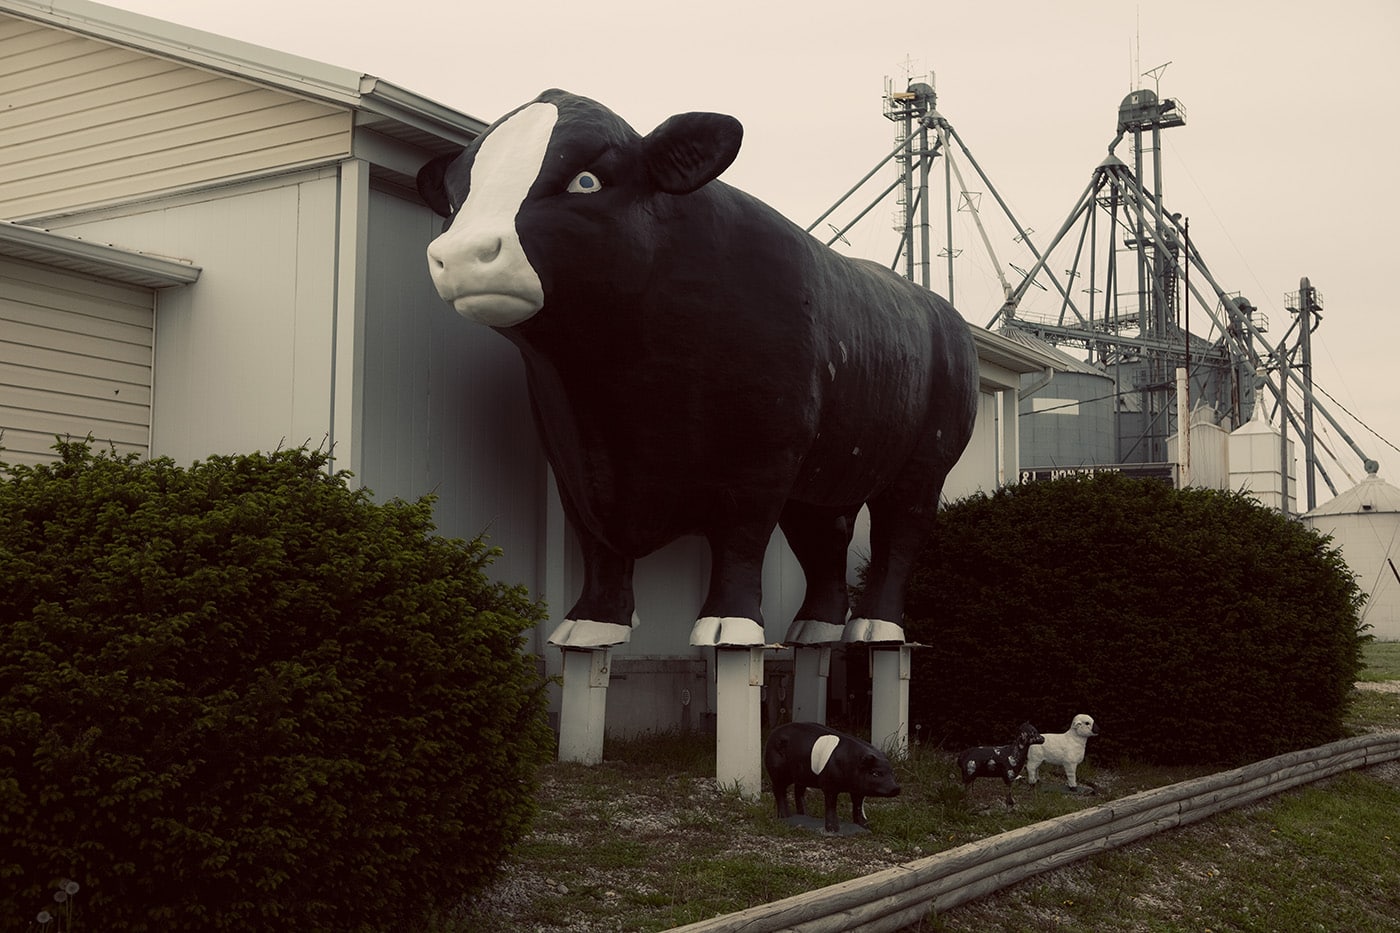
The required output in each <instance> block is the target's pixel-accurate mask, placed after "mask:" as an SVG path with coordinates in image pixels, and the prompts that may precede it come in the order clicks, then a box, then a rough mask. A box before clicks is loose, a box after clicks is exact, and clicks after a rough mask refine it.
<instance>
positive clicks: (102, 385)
mask: <svg viewBox="0 0 1400 933" xmlns="http://www.w3.org/2000/svg"><path fill="white" fill-rule="evenodd" d="M154 302H155V298H154V293H153V292H152V291H151V290H149V289H145V288H136V287H132V286H125V285H118V284H113V283H108V282H100V281H97V280H94V279H88V278H86V277H84V276H78V275H71V274H66V273H62V272H58V271H55V270H52V269H47V268H45V267H42V266H38V265H33V264H30V263H26V262H20V261H17V260H9V259H0V432H3V436H0V447H3V448H4V449H3V450H0V460H4V461H5V462H7V463H14V464H21V463H23V464H33V463H41V462H44V461H48V460H52V459H54V456H55V454H54V451H53V449H52V447H53V443H54V438H55V436H71V437H74V438H84V437H87V436H88V435H89V434H90V435H92V437H93V440H94V441H95V442H96V444H97V445H98V446H100V447H103V448H106V447H108V446H109V445H110V446H111V447H112V448H114V449H115V450H116V451H117V452H118V453H133V452H134V453H138V454H142V455H144V454H146V453H147V451H148V444H149V439H150V424H151V360H152V326H153V308H154Z"/></svg>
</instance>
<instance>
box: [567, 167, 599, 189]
mask: <svg viewBox="0 0 1400 933" xmlns="http://www.w3.org/2000/svg"><path fill="white" fill-rule="evenodd" d="M602 190H603V182H602V181H601V180H600V179H599V178H598V176H597V175H594V174H593V173H592V172H579V173H578V174H577V175H575V176H574V179H573V181H571V182H569V191H570V192H571V193H572V194H594V193H595V192H598V191H602Z"/></svg>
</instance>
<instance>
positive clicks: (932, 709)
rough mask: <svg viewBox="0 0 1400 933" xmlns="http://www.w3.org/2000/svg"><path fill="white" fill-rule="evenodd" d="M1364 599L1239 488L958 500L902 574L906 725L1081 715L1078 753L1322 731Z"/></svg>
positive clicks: (1101, 482)
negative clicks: (1085, 741)
mask: <svg viewBox="0 0 1400 933" xmlns="http://www.w3.org/2000/svg"><path fill="white" fill-rule="evenodd" d="M1364 598H1365V597H1364V596H1363V595H1362V593H1361V592H1360V590H1359V588H1358V587H1357V585H1356V582H1355V580H1354V579H1353V577H1352V574H1351V572H1350V571H1349V570H1348V569H1347V566H1346V564H1345V563H1344V562H1343V560H1342V557H1341V554H1340V552H1339V551H1338V550H1337V549H1335V548H1332V547H1331V546H1330V538H1327V537H1324V536H1322V535H1319V534H1317V533H1316V532H1313V531H1312V530H1310V529H1308V528H1307V527H1305V526H1303V525H1301V524H1299V523H1298V522H1295V521H1291V520H1289V519H1287V518H1284V517H1283V516H1282V515H1281V514H1279V513H1278V512H1276V511H1274V510H1272V509H1268V508H1265V507H1263V506H1261V505H1259V504H1258V503H1257V502H1256V501H1255V500H1253V499H1251V498H1249V497H1248V496H1246V495H1243V494H1239V493H1227V492H1219V491H1215V490H1205V489H1187V490H1182V491H1177V490H1174V489H1172V488H1170V487H1169V486H1167V485H1166V484H1164V483H1161V482H1159V481H1156V480H1135V479H1129V478H1126V477H1123V476H1122V475H1120V474H1116V473H1106V474H1098V475H1094V476H1092V477H1072V478H1068V479H1063V480H1056V481H1054V482H1046V483H1032V484H1026V485H1021V486H1012V487H1008V488H1005V489H1002V490H1000V491H998V492H997V493H995V494H994V495H991V496H986V495H977V496H973V497H971V498H969V499H966V500H963V501H961V502H958V503H955V504H954V505H952V506H951V507H950V508H948V509H946V510H945V511H944V512H943V513H941V515H940V516H939V521H938V527H937V529H936V531H935V533H934V536H933V538H932V540H931V541H930V542H929V544H928V546H927V548H926V549H925V550H924V551H923V553H922V554H921V556H920V559H919V561H918V566H917V569H916V571H915V573H914V576H913V578H912V580H911V584H910V587H909V592H908V603H907V607H908V608H907V614H908V616H909V619H908V624H907V632H908V635H909V637H910V639H911V640H914V641H918V642H922V643H924V644H926V645H929V646H930V647H929V648H927V649H923V650H920V651H916V652H915V653H914V671H913V680H912V682H911V685H910V694H911V702H910V721H911V723H915V724H918V725H920V726H921V727H922V728H921V729H920V730H919V731H920V732H921V733H922V734H923V735H925V736H929V737H931V738H932V739H933V740H934V741H940V740H941V741H942V743H943V744H946V745H948V746H949V747H962V746H966V745H972V744H983V743H987V742H996V743H1001V742H1004V741H1008V740H1009V739H1010V737H1011V736H1012V735H1013V734H1014V732H1015V729H1016V726H1017V724H1019V723H1020V722H1022V721H1024V720H1030V721H1032V722H1034V723H1035V724H1036V725H1037V726H1038V727H1039V728H1040V729H1041V731H1043V732H1060V731H1063V730H1064V729H1066V728H1068V727H1069V722H1070V719H1071V718H1072V717H1073V716H1074V714H1076V713H1080V712H1087V713H1090V714H1091V715H1093V716H1094V717H1095V719H1096V720H1097V721H1098V723H1099V725H1100V728H1101V729H1102V730H1103V731H1102V734H1101V735H1100V736H1099V737H1098V738H1096V739H1094V741H1093V744H1092V746H1091V751H1092V752H1094V753H1096V754H1102V755H1104V756H1105V757H1110V756H1112V755H1115V754H1126V755H1131V756H1133V757H1135V758H1139V759H1141V760H1144V761H1149V762H1154V763H1159V764H1186V763H1201V764H1217V763H1220V764H1237V763H1241V762H1244V761H1247V760H1251V759H1255V758H1261V757H1269V756H1272V755H1275V754H1279V753H1281V752H1283V751H1287V750H1291V749H1295V748H1304V747H1308V746H1312V745H1318V744H1322V743H1325V742H1328V741H1332V740H1334V739H1336V738H1339V737H1340V736H1341V735H1342V714H1343V711H1344V707H1345V704H1346V701H1347V697H1348V694H1349V693H1350V692H1351V690H1352V684H1353V681H1354V680H1355V678H1356V674H1357V671H1358V670H1359V669H1360V666H1361V647H1362V645H1363V643H1364V642H1365V641H1366V640H1367V639H1368V638H1369V636H1364V635H1363V634H1362V624H1361V622H1360V621H1359V610H1360V607H1361V604H1362V601H1363V599H1364Z"/></svg>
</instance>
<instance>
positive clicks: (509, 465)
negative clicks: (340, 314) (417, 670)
mask: <svg viewBox="0 0 1400 933" xmlns="http://www.w3.org/2000/svg"><path fill="white" fill-rule="evenodd" d="M441 225H442V221H441V220H440V219H438V218H437V217H436V216H434V215H433V213H432V212H431V211H429V210H428V209H427V208H425V207H423V206H421V205H419V204H412V203H409V202H408V201H405V200H403V199H402V198H398V197H396V196H394V195H392V194H388V193H385V192H383V191H378V190H373V189H372V190H371V191H370V223H369V250H368V254H367V256H368V262H369V269H368V274H367V276H366V287H367V294H366V305H365V316H366V322H365V344H364V353H365V356H364V411H363V421H362V428H361V432H362V433H361V439H360V444H361V450H362V451H363V460H362V465H361V468H360V476H359V479H360V480H361V481H362V482H363V483H364V484H365V485H366V486H368V487H370V488H371V489H373V490H374V492H375V494H376V495H377V496H378V497H379V498H381V499H387V498H389V497H390V496H398V497H402V498H405V499H414V498H417V497H419V496H422V495H425V494H427V493H435V494H436V495H437V497H438V501H437V504H436V506H435V509H434V515H435V518H436V521H437V524H438V528H439V530H440V531H441V532H442V533H443V534H445V535H450V536H455V537H463V538H472V537H474V536H476V535H478V534H480V533H481V532H483V531H485V532H486V533H487V535H488V536H489V538H490V539H491V543H492V544H497V545H500V546H501V547H502V548H503V549H504V554H503V555H502V557H501V558H500V559H499V560H498V561H497V562H496V563H495V564H494V565H493V566H492V568H491V573H492V575H494V576H496V577H498V578H499V579H502V580H507V581H510V582H512V583H524V584H526V585H528V586H530V587H531V589H533V590H534V591H535V592H537V593H538V592H539V591H540V588H541V582H540V580H539V573H540V554H539V552H538V550H537V547H538V544H537V542H538V538H539V534H540V529H541V528H542V526H543V515H542V511H541V510H542V509H543V507H544V497H543V490H544V458H543V454H542V452H541V451H540V448H539V445H538V444H537V443H536V441H535V429H534V423H533V421H532V420H531V416H530V406H529V400H528V396H527V395H526V390H525V369H524V366H523V365H522V364H521V362H520V354H519V353H518V352H517V351H516V350H515V348H514V347H513V346H512V345H511V344H510V342H509V341H508V340H506V339H505V338H504V337H502V336H501V335H500V334H497V333H494V332H493V331H492V330H491V329H490V328H487V327H482V326H481V325H479V324H473V323H471V322H469V321H465V320H463V319H462V318H461V317H460V316H458V315H457V314H456V313H455V312H454V311H453V310H452V309H451V308H450V307H449V306H448V305H447V304H445V303H444V302H443V301H442V299H441V298H439V297H438V295H437V292H436V291H435V290H434V289H433V284H432V280H431V279H430V278H429V276H428V261H427V258H426V250H427V248H428V243H429V242H431V241H432V239H433V237H434V236H436V235H437V234H438V232H440V230H441ZM565 608H567V607H565Z"/></svg>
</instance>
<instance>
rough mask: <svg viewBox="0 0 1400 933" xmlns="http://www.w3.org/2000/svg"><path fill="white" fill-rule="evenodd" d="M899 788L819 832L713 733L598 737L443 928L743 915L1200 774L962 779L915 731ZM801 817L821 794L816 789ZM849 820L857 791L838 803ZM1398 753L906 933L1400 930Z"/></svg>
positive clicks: (1107, 772)
mask: <svg viewBox="0 0 1400 933" xmlns="http://www.w3.org/2000/svg"><path fill="white" fill-rule="evenodd" d="M1366 661H1367V664H1368V665H1369V667H1368V671H1369V672H1371V673H1372V674H1373V675H1374V674H1377V673H1378V672H1387V671H1393V672H1394V675H1393V676H1387V677H1382V676H1374V677H1373V678H1372V679H1373V680H1377V681H1379V680H1400V644H1396V643H1379V644H1371V645H1368V646H1367V647H1366ZM1346 725H1347V728H1348V730H1349V731H1351V732H1352V733H1360V732H1366V731H1391V730H1400V693H1393V692H1380V691H1375V690H1358V691H1356V692H1355V694H1354V696H1353V700H1352V704H1351V706H1350V709H1349V713H1348V717H1347V720H1346ZM896 769H897V771H898V775H899V779H900V783H901V785H902V786H903V789H904V790H903V793H902V794H901V796H900V797H897V798H893V799H872V800H868V801H867V802H866V811H867V813H868V814H869V817H870V824H871V829H872V832H870V833H864V834H859V835H853V836H841V837H827V836H825V835H822V834H815V833H811V832H807V831H805V830H798V829H794V828H792V827H789V826H787V825H786V824H784V823H781V822H779V821H778V820H777V819H776V816H775V814H774V808H773V799H772V794H771V793H769V792H767V791H766V790H765V792H764V794H763V797H762V799H761V800H759V801H756V802H755V801H748V800H745V799H743V798H742V797H740V796H738V795H737V794H736V793H733V792H731V791H726V790H724V789H722V788H719V787H717V786H715V781H714V771H715V755H714V741H713V738H712V737H704V736H685V735H655V736H646V737H643V738H640V739H636V740H633V741H629V742H613V741H609V742H608V743H606V744H605V747H604V762H603V763H602V764H601V765H598V766H595V767H584V766H580V765H575V764H563V763H557V762H556V763H554V764H551V765H548V766H547V767H546V768H545V769H544V772H543V775H542V778H543V780H542V785H541V790H540V795H539V801H540V808H541V809H540V814H539V816H538V818H537V820H536V822H535V827H534V830H533V832H532V833H531V834H530V836H529V837H527V839H526V840H525V842H524V843H523V844H522V846H520V847H519V849H518V851H517V852H516V854H515V856H514V857H513V858H512V859H511V861H510V862H509V864H508V865H507V866H506V871H505V876H504V877H503V879H502V882H501V884H500V885H498V887H497V888H496V889H495V890H493V892H491V893H490V894H489V895H488V896H487V897H485V898H483V899H481V900H480V901H478V902H477V903H476V904H474V905H464V906H462V907H461V908H459V909H458V910H456V911H453V912H451V913H449V914H446V915H444V916H443V917H441V918H440V919H439V921H438V923H437V924H436V925H435V926H434V927H433V928H432V929H433V930H434V931H435V933H467V931H472V930H480V929H491V930H498V931H505V933H509V931H515V930H532V931H555V930H558V931H563V930H571V931H595V930H608V931H629V933H630V931H652V930H667V929H670V928H672V927H676V926H682V925H684V924H687V923H692V922H694V921H697V920H701V919H705V918H707V917H712V916H715V915H716V914H721V913H729V912H733V911H738V910H742V909H744V908H746V907H750V906H754V905H756V904H761V903H766V902H768V901H772V900H777V899H780V898H783V897H787V896H790V895H792V894H797V893H801V892H803V891H809V890H813V889H816V888H819V887H823V886H825V885H828V884H834V883H836V882H840V881H844V880H847V879H849V878H854V877H858V876H860V875H865V874H869V873H871V872H874V871H878V870H881V869H883V868H886V867H890V866H893V865H897V864H900V863H903V862H908V861H912V860H914V859H917V858H921V857H923V856H926V855H931V854H934V853H936V852H939V851H943V850H946V849H950V848H953V847H955V846H958V845H962V844H964V843H967V842H972V841H975V840H978V839H983V838H986V837H988V836H991V835H994V834H997V833H1000V832H1004V831H1006V830H1010V829H1015V828H1017V827H1019V826H1024V825H1027V824H1030V823H1034V822H1038V821H1041V820H1045V819H1050V818H1053V817H1056V816H1060V815H1062V814H1065V813H1070V812H1073V811H1075V810H1080V809H1084V808H1086V807H1091V806H1095V805H1098V804H1103V803H1108V802H1110V801H1112V800H1114V799H1118V798H1122V797H1125V796H1128V795H1130V794H1134V793H1137V792H1139V791H1143V790H1148V789H1150V788H1153V787H1160V786H1163V785H1166V784H1171V783H1175V782H1178V781H1182V780H1186V779H1188V778H1191V777H1196V776H1198V775H1200V774H1204V773H1208V770H1209V769H1205V768H1164V767H1158V766H1150V765H1145V764H1143V763H1141V762H1134V761H1118V762H1113V763H1112V764H1111V765H1109V764H1105V763H1102V762H1100V761H1098V760H1096V757H1095V755H1094V749H1093V746H1092V745H1091V746H1090V748H1089V758H1088V760H1087V761H1086V762H1085V763H1084V765H1083V766H1081V768H1080V772H1079V777H1080V782H1081V783H1090V784H1092V785H1094V786H1095V788H1096V791H1097V792H1096V793H1095V794H1094V795H1092V796H1083V797H1080V796H1075V795H1070V794H1065V793H1060V792H1057V790H1056V788H1057V787H1059V786H1061V785H1062V784H1063V778H1062V775H1061V774H1060V773H1059V772H1058V771H1057V770H1053V769H1052V771H1051V773H1050V774H1049V775H1048V776H1047V775H1046V774H1045V773H1044V772H1042V789H1040V790H1038V791H1031V789H1030V788H1028V787H1027V786H1025V784H1024V782H1022V783H1018V784H1017V785H1016V787H1015V789H1014V796H1015V799H1016V806H1015V807H1014V808H1007V807H1006V806H1005V804H1004V802H1003V800H1002V798H1004V796H1005V787H1004V786H1003V785H1002V784H1001V783H1000V782H994V781H979V782H977V783H976V784H974V785H973V789H972V791H971V792H970V793H965V792H964V790H963V788H962V784H961V781H960V780H959V779H958V777H957V774H956V769H955V767H954V764H953V756H952V755H951V754H948V753H945V752H942V751H940V750H935V749H926V748H921V747H918V746H916V747H915V748H914V749H913V750H912V752H911V754H910V755H909V757H908V758H906V759H904V760H903V761H899V762H897V763H896ZM807 803H808V812H809V813H811V814H812V815H814V816H820V815H821V811H822V801H821V797H820V795H819V794H818V793H816V792H814V791H813V792H809V793H808V797H807ZM841 806H842V808H843V810H844V811H845V812H844V813H843V818H844V819H845V820H849V818H850V813H849V810H848V809H847V808H848V807H849V801H848V800H847V799H846V798H844V797H843V798H842V800H841ZM1397 853H1400V762H1391V763H1388V764H1385V765H1379V766H1376V767H1373V768H1369V769H1367V770H1365V771H1361V772H1348V773H1346V774H1343V775H1340V776H1338V777H1336V778H1333V779H1330V780H1328V781H1325V782H1322V783H1321V784H1317V785H1311V786H1309V787H1306V788H1301V789H1298V790H1295V791H1291V792H1289V793H1286V794H1283V795H1280V796H1278V797H1275V798H1271V799H1269V800H1267V801H1264V802H1262V803H1259V804H1255V805H1251V806H1248V807H1245V808H1242V809H1239V810H1234V811H1230V812H1228V813H1225V814H1221V815H1219V816H1217V817H1214V818H1211V819H1208V820H1205V821H1203V822H1201V823H1198V824H1195V825H1193V826H1188V827H1185V828H1182V829H1179V830H1174V831H1169V832H1165V833H1161V834H1159V835H1156V836H1153V837H1151V838H1149V839H1146V840H1142V841H1140V842H1137V843H1134V844H1132V845H1130V846H1126V847H1124V848H1121V849H1117V850H1114V851H1111V852H1106V853H1102V854H1099V855H1097V856H1094V857H1091V858H1089V859H1085V860H1084V861H1082V862H1079V863H1076V864H1074V865H1071V866H1068V867H1066V868H1063V869H1059V870H1057V871H1054V872H1050V873H1046V874H1044V875H1040V876H1037V877H1036V878H1033V879H1030V880H1028V881H1026V882H1023V883H1021V884H1020V885H1017V886H1015V887H1012V888H1009V889H1007V890H1004V891H1001V892H998V893H995V894H993V895H990V896H988V897H985V898H982V899H980V900H978V901H974V902H972V903H969V904H965V905H963V906H961V907H958V908H956V909H954V910H952V911H950V912H948V913H947V914H944V915H939V916H934V917H929V918H927V919H926V920H925V921H924V922H923V923H922V924H921V925H915V926H912V927H909V928H908V930H909V931H915V930H923V931H972V930H986V929H1014V930H1030V931H1035V930H1047V931H1049V930H1089V929H1091V930H1095V931H1103V933H1128V931H1133V933H1140V931H1146V933H1158V931H1161V933H1167V931H1179V930H1196V931H1204V930H1212V931H1217V933H1219V931H1255V930H1259V931H1263V930H1314V929H1317V930H1353V929H1354V930H1363V929H1364V930H1375V931H1394V933H1400V889H1398V888H1397V886H1396V885H1395V883H1394V879H1395V878H1397V877H1400V855H1398V854H1397Z"/></svg>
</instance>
